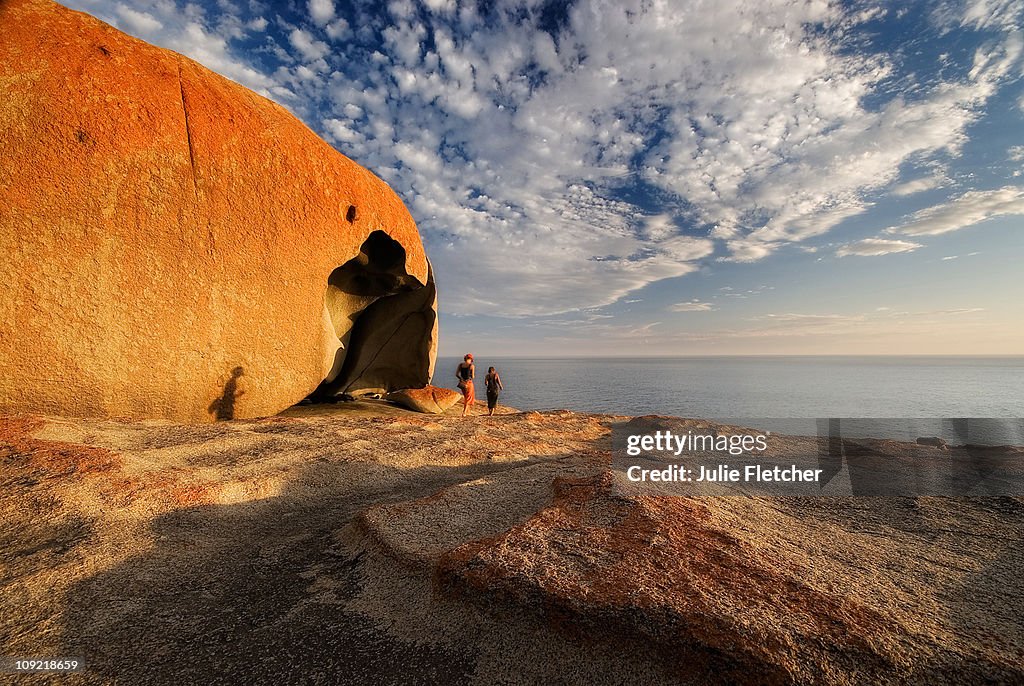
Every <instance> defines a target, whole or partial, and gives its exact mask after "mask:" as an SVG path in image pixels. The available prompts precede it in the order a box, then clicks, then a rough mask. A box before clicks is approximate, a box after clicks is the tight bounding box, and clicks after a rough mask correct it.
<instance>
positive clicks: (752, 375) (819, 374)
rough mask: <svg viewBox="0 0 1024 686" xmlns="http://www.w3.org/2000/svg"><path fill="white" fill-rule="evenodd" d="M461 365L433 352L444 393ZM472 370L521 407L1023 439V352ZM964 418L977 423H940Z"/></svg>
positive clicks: (534, 362)
mask: <svg viewBox="0 0 1024 686" xmlns="http://www.w3.org/2000/svg"><path fill="white" fill-rule="evenodd" d="M459 361H460V358H454V357H442V358H438V361H437V367H436V370H435V373H434V384H436V385H438V386H447V387H450V388H454V387H455V384H456V379H455V368H456V366H457V365H458V363H459ZM476 366H477V397H478V398H483V397H484V392H483V377H484V375H485V374H486V373H487V368H488V367H489V366H494V367H496V368H497V369H498V372H499V374H500V375H501V378H502V382H503V383H504V385H505V391H504V392H503V393H502V395H501V398H500V400H499V402H500V403H503V404H506V405H510V406H512V407H516V408H519V409H522V410H549V409H569V410H574V411H577V412H598V413H607V414H622V415H645V414H661V415H673V416H679V417H700V418H706V419H720V420H727V421H736V422H737V423H739V422H740V421H741V420H745V424H746V425H748V426H754V427H757V428H763V429H769V430H773V431H782V432H785V433H791V434H797V435H815V434H816V432H817V426H818V424H817V423H816V422H815V419H816V418H828V417H839V418H859V419H860V420H861V421H849V422H845V423H844V424H843V425H842V431H843V434H844V435H848V436H871V437H875V438H894V439H901V440H914V439H916V438H917V437H919V436H939V437H942V438H945V439H946V440H949V441H951V442H953V443H956V444H962V443H967V442H974V443H988V444H1007V443H1011V444H1016V445H1022V444H1024V420H1021V419H1020V418H1021V417H1024V356H1015V357H932V356H920V357H911V356H899V357H896V356H893V357H879V356H871V357H845V356H844V357H838V356H835V357H833V356H830V357H674V358H593V357H588V358H568V359H537V358H513V357H494V358H486V357H483V356H480V357H478V358H477V360H476ZM965 417H966V418H975V419H973V420H972V421H970V422H967V423H966V424H965V423H963V422H959V423H956V422H951V421H949V419H950V418H965ZM868 418H870V419H871V420H872V421H863V420H864V419H868ZM997 420H998V421H997Z"/></svg>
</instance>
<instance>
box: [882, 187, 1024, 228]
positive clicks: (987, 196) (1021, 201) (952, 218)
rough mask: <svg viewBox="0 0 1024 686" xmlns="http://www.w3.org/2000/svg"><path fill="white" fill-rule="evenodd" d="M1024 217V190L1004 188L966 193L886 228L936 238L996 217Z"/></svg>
mask: <svg viewBox="0 0 1024 686" xmlns="http://www.w3.org/2000/svg"><path fill="white" fill-rule="evenodd" d="M1018 214H1024V188H1018V187H1015V186H1005V187H1003V188H998V189H995V190H989V191H967V192H966V193H964V194H963V195H960V196H959V197H957V198H954V199H953V200H951V201H949V202H947V203H943V204H941V205H936V206H934V207H928V208H925V209H923V210H919V211H917V212H915V213H914V214H913V215H912V216H911V218H910V220H909V221H907V222H905V223H903V224H901V225H900V226H894V227H891V228H889V229H887V231H888V232H890V233H899V234H903V235H906V236H936V235H938V234H943V233H948V232H950V231H956V230H958V229H963V228H967V227H969V226H974V225H975V224H977V223H979V222H983V221H985V220H986V219H992V218H994V217H1002V216H1007V215H1018Z"/></svg>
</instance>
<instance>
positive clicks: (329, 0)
mask: <svg viewBox="0 0 1024 686" xmlns="http://www.w3.org/2000/svg"><path fill="white" fill-rule="evenodd" d="M309 16H310V17H312V19H313V21H314V22H315V23H317V24H319V25H320V26H323V25H324V24H326V23H327V22H329V21H330V20H331V19H333V18H334V0H309Z"/></svg>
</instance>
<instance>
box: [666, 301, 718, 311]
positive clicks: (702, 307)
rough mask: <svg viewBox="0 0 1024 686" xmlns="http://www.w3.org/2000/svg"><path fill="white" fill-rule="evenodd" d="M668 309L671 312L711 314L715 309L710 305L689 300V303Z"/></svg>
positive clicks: (678, 304) (671, 306)
mask: <svg viewBox="0 0 1024 686" xmlns="http://www.w3.org/2000/svg"><path fill="white" fill-rule="evenodd" d="M668 309H669V310H671V311H672V312H713V311H714V310H715V307H714V306H713V305H712V304H711V303H706V302H701V301H699V300H691V301H689V302H683V303H677V304H675V305H670V306H669V308H668Z"/></svg>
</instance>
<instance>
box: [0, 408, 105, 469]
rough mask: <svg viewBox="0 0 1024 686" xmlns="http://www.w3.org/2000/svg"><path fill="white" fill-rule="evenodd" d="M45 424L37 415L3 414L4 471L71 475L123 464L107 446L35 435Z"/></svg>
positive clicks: (1, 455) (0, 451)
mask: <svg viewBox="0 0 1024 686" xmlns="http://www.w3.org/2000/svg"><path fill="white" fill-rule="evenodd" d="M43 424H44V420H43V419H41V418H38V417H29V416H24V415H22V416H12V417H0V464H3V467H4V469H5V470H7V471H8V472H12V470H14V469H15V468H17V469H18V470H20V471H21V472H22V473H23V474H38V475H43V476H53V477H68V476H92V475H97V474H102V473H103V472H108V471H110V470H112V469H115V468H117V467H119V466H120V461H119V460H118V457H117V454H116V453H114V452H111V451H110V450H107V449H105V448H97V447H94V446H87V445H81V444H78V443H65V442H63V441H44V440H40V439H37V438H35V437H34V435H33V434H34V433H35V432H36V431H37V430H38V429H40V428H41V427H42V426H43ZM12 473H13V472H12Z"/></svg>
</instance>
